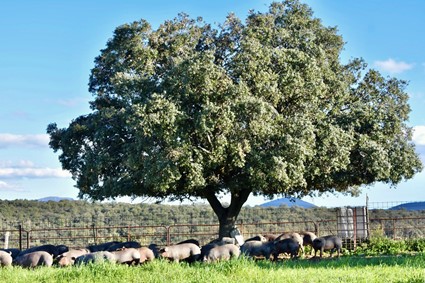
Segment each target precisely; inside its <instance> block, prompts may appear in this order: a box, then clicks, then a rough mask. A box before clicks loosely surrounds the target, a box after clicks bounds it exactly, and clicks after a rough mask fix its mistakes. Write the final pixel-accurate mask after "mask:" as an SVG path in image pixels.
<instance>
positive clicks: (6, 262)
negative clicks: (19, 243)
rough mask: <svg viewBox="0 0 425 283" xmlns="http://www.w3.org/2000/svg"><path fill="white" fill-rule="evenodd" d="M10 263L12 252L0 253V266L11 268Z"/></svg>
mask: <svg viewBox="0 0 425 283" xmlns="http://www.w3.org/2000/svg"><path fill="white" fill-rule="evenodd" d="M12 261H13V258H12V252H6V251H0V266H11V265H12Z"/></svg>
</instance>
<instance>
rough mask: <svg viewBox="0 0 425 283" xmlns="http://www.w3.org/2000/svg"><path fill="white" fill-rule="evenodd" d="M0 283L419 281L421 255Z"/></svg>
mask: <svg viewBox="0 0 425 283" xmlns="http://www.w3.org/2000/svg"><path fill="white" fill-rule="evenodd" d="M0 278H1V281H2V282H19V283H21V282H31V283H32V282H102V283H107V282H111V283H116V282H197V283H198V282H262V283H264V282H294V283H295V282H296V283H300V282H326V283H331V282H367V283H370V282H379V283H381V282H424V281H425V254H424V253H417V254H414V255H399V256H374V257H364V256H343V257H341V258H339V259H330V258H325V259H322V260H319V259H297V260H283V261H279V262H277V263H275V262H270V261H265V260H258V261H255V260H252V259H248V258H246V257H241V258H239V259H233V260H230V261H222V262H217V263H209V264H207V263H195V264H191V265H189V264H187V263H184V262H182V263H171V262H168V261H165V260H156V261H153V262H151V263H148V264H145V265H142V266H127V265H117V264H111V263H104V264H95V265H94V264H89V265H87V266H70V267H65V268H55V267H50V268H48V267H38V268H35V269H23V268H21V267H16V266H14V267H9V268H2V269H0Z"/></svg>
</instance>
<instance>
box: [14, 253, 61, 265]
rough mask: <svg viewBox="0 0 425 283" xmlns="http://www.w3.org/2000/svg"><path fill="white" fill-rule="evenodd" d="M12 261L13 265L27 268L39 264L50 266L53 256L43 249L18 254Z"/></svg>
mask: <svg viewBox="0 0 425 283" xmlns="http://www.w3.org/2000/svg"><path fill="white" fill-rule="evenodd" d="M13 263H14V264H15V265H19V266H22V267H28V268H29V267H31V268H34V267H36V266H41V265H43V266H49V267H50V266H52V264H53V256H52V255H51V254H49V253H48V252H45V251H35V252H30V253H26V254H23V255H19V256H18V257H17V258H15V260H14V261H13Z"/></svg>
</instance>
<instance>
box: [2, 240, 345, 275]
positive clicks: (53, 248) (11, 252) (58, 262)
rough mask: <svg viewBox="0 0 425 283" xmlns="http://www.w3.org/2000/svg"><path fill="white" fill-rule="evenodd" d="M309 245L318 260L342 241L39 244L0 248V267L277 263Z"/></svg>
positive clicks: (298, 252)
mask: <svg viewBox="0 0 425 283" xmlns="http://www.w3.org/2000/svg"><path fill="white" fill-rule="evenodd" d="M306 246H311V247H312V251H313V250H314V257H316V255H317V251H319V252H320V257H322V256H323V251H330V256H331V257H332V253H333V252H335V251H336V252H337V255H338V257H339V255H340V252H341V246H342V241H341V239H340V238H339V237H337V236H333V235H329V236H324V237H316V235H315V234H314V233H311V232H302V233H295V232H292V233H283V234H281V235H278V236H276V235H257V236H255V237H252V238H249V239H247V240H245V242H244V243H243V244H242V245H241V246H239V245H238V244H237V243H236V241H235V239H234V238H222V239H217V240H214V241H211V242H210V243H208V244H205V245H202V246H201V245H200V244H199V242H198V241H197V240H195V239H189V240H186V241H183V242H180V243H177V244H175V245H171V246H166V247H158V246H157V245H155V244H151V245H149V246H148V247H142V246H141V245H140V244H139V243H138V242H136V241H129V242H107V243H102V244H99V245H91V246H87V247H85V248H77V249H69V248H68V247H67V246H64V245H42V246H37V247H33V248H29V249H26V250H23V251H21V250H18V249H0V266H12V265H16V266H21V267H26V268H34V267H37V266H60V267H64V266H70V265H80V264H87V263H98V262H112V263H119V264H128V265H138V264H143V263H147V262H149V261H152V260H154V259H156V258H163V259H168V260H170V261H174V262H179V261H186V262H189V263H190V262H195V261H203V262H215V261H220V260H229V259H231V258H237V257H239V256H240V255H241V254H243V255H245V256H247V257H251V258H255V259H257V258H264V259H267V260H273V261H277V260H278V259H279V258H281V257H282V255H284V254H286V255H288V256H289V257H290V258H297V257H299V256H302V255H303V254H304V247H306Z"/></svg>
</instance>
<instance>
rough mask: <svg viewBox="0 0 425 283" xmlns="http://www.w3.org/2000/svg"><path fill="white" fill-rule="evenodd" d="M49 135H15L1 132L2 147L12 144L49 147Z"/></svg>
mask: <svg viewBox="0 0 425 283" xmlns="http://www.w3.org/2000/svg"><path fill="white" fill-rule="evenodd" d="M48 145H49V135H47V134H39V135H15V134H8V133H3V134H2V133H0V148H6V147H12V146H27V147H48Z"/></svg>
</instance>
